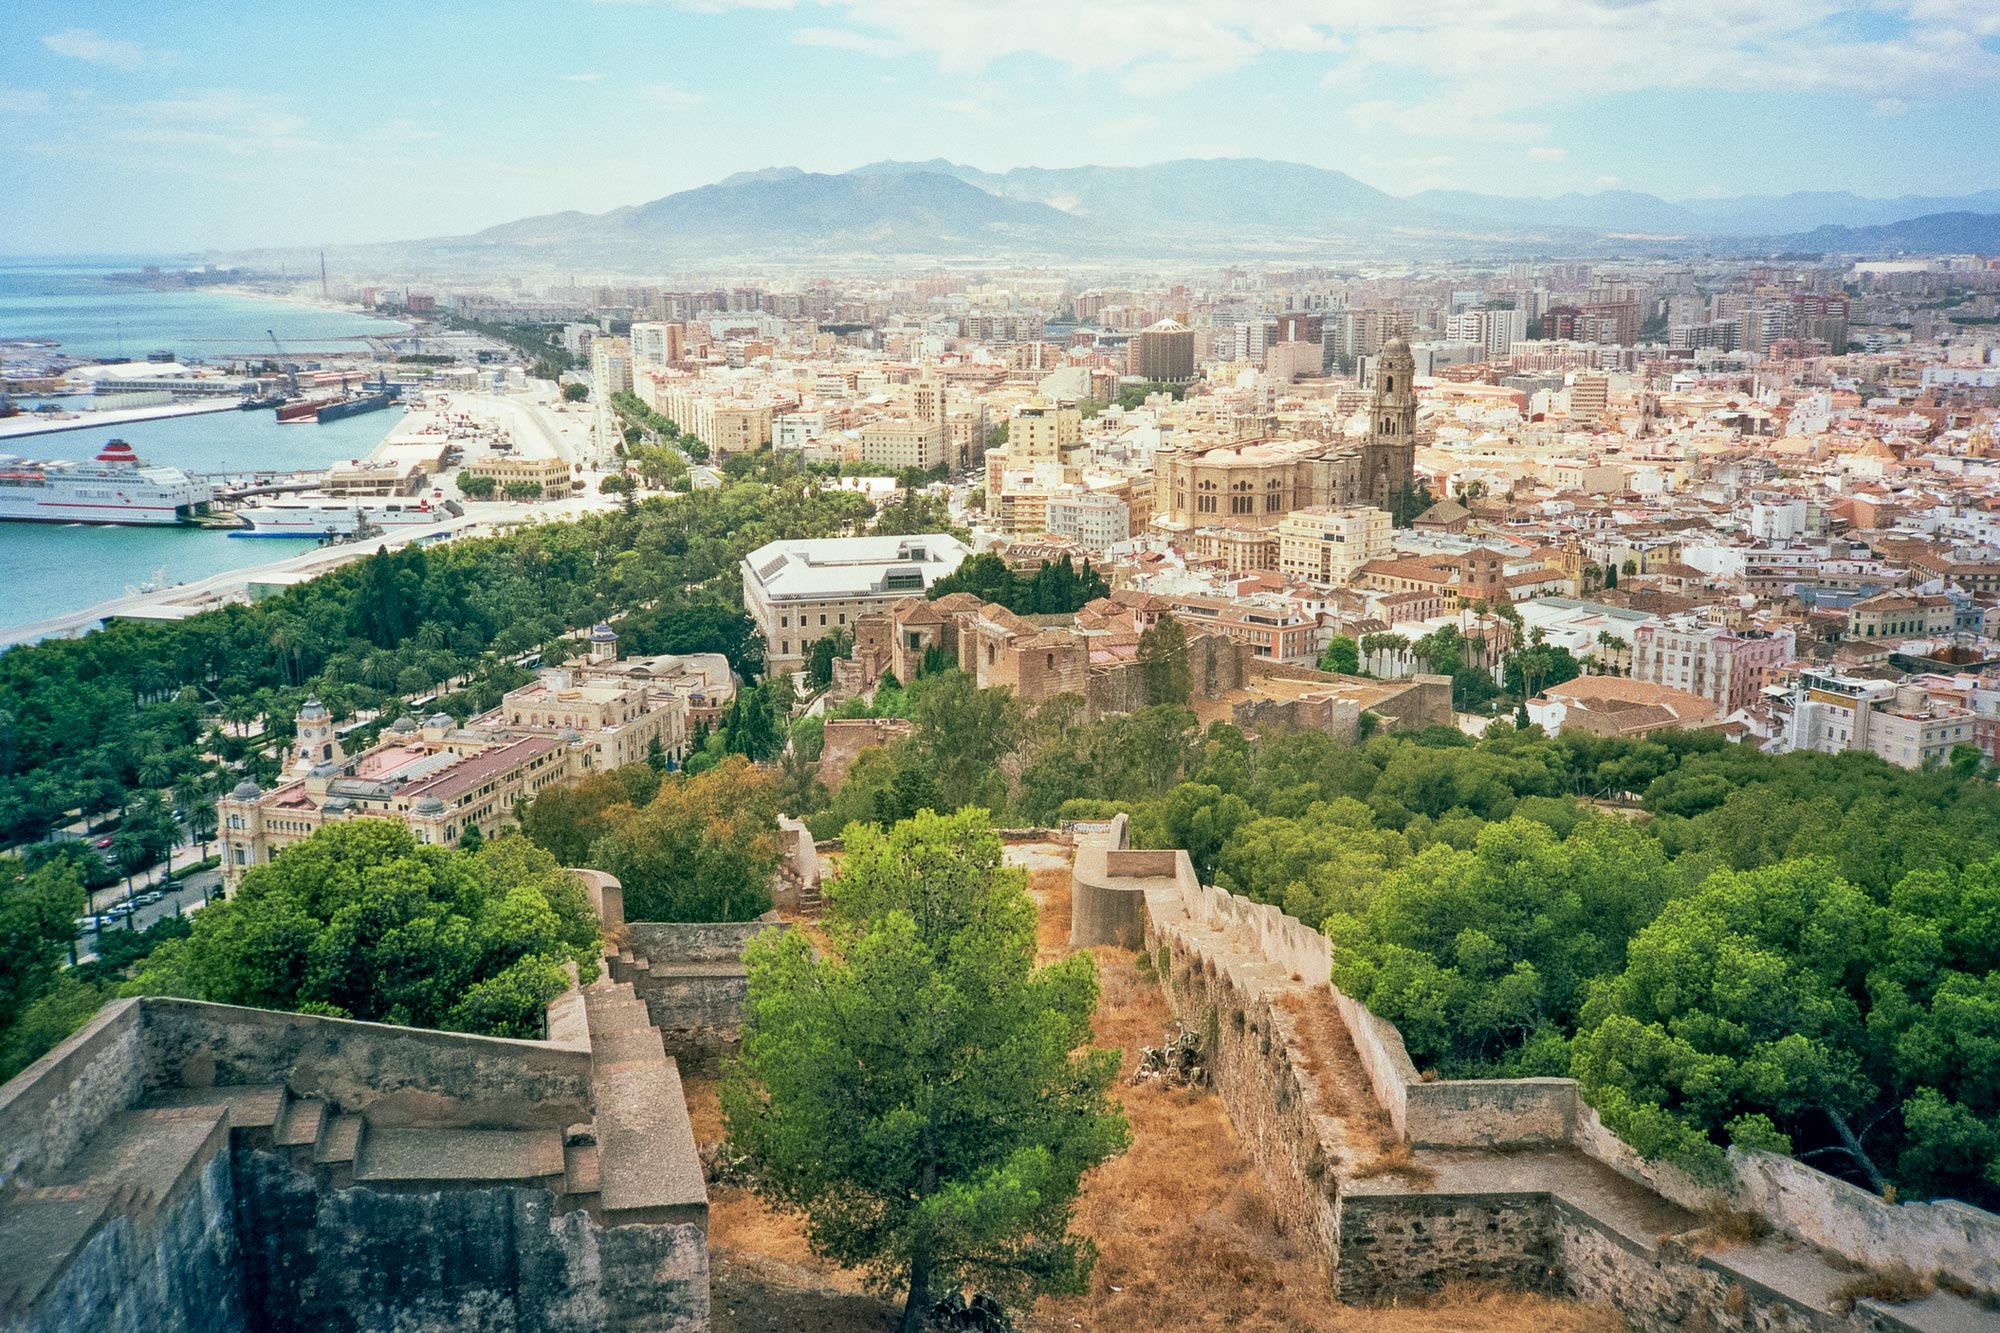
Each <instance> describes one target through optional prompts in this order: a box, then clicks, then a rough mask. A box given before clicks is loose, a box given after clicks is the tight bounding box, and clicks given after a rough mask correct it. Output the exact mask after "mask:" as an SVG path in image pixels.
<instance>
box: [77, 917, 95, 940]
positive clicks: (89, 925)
mask: <svg viewBox="0 0 2000 1333" xmlns="http://www.w3.org/2000/svg"><path fill="white" fill-rule="evenodd" d="M96 929H97V918H96V917H94V916H80V917H78V918H77V919H76V933H77V934H79V935H88V934H89V933H90V932H91V931H93V930H96Z"/></svg>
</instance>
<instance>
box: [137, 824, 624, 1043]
mask: <svg viewBox="0 0 2000 1333" xmlns="http://www.w3.org/2000/svg"><path fill="white" fill-rule="evenodd" d="M597 943H598V937H597V917H596V914H595V913H594V912H592V910H591V907H590V902H589V899H588V897H587V896H586V895H585V893H584V889H583V885H582V884H581V883H580V882H579V881H578V880H577V878H576V876H574V875H571V874H570V873H568V872H567V871H565V870H563V869H562V868H561V867H560V866H558V865H557V864H556V861H555V858H554V857H552V856H550V855H549V854H548V853H547V852H545V851H543V850H542V849H541V848H539V847H536V846H535V845H534V844H532V843H530V842H529V841H528V840H527V839H525V838H521V837H503V838H497V839H494V840H493V841H491V842H488V843H486V844H485V845H483V846H482V847H481V848H480V849H479V850H478V851H476V852H469V851H464V850H450V849H446V848H443V847H431V846H423V845H420V844H418V842H417V841H416V839H415V837H414V836H413V835H412V834H411V833H410V831H409V829H408V828H406V827H404V826H403V825H402V824H400V823H396V822H394V821H391V820H385V819H356V820H350V821H348V822H345V823H339V824H332V825H329V826H327V827H325V828H323V829H320V830H319V831H318V832H316V833H314V834H313V835H312V836H311V837H309V838H307V839H305V840H304V841H303V842H299V843H296V844H294V845H293V846H290V847H287V848H286V849H285V850H284V851H283V852H282V853H280V854H279V856H278V857H277V859H276V860H274V861H272V862H271V863H270V864H268V865H261V866H257V867H255V868H253V869H252V870H251V871H250V872H249V873H248V874H246V875H245V876H244V877H243V882H242V884H241V885H239V886H238V887H237V890H236V892H235V894H234V895H233V896H231V897H230V898H229V899H227V900H225V901H222V902H217V903H214V904H211V905H210V906H208V907H207V908H205V909H203V911H202V912H201V913H199V914H198V915H197V916H196V918H195V921H194V929H193V931H192V932H191V933H190V934H189V936H188V937H187V938H186V939H184V940H176V941H171V942H169V943H167V944H165V945H162V946H161V947H160V948H159V949H157V950H156V951H155V952H154V953H153V955H152V957H151V959H150V960H149V961H148V963H147V965H146V967H145V970H144V971H142V972H141V973H140V974H139V976H138V978H137V979H136V980H135V981H134V982H133V985H132V989H133V990H134V991H135V992H136V993H140V994H166V995H187V996H192V997H194V998H197V999H204V1000H214V1001H217V1002H220V1003H223V1004H243V1005H253V1006H256V1007H258V1008H263V1009H296V1010H300V1011H302V1012H307V1013H318V1014H329V1015H333V1016H336V1017H342V1018H359V1019H366V1020H368V1021H371V1022H378V1023H398V1024H403V1025H406V1026H412V1027H432V1028H446V1029H450V1030H454V1031H459V1032H483V1033H487V1034H490V1035H493V1036H502V1037H539V1036H541V1035H542V1028H543V1014H542V1011H543V1009H544V1008H545V1007H546V1006H547V1004H548V1003H549V1001H550V1000H553V999H554V998H555V997H556V996H558V995H560V994H561V993H562V992H563V990H564V989H565V987H566V986H567V985H568V977H567V975H566V973H565V972H564V969H563V965H564V963H566V962H573V963H575V964H576V965H577V968H578V970H579V973H580V974H581V975H582V976H583V977H584V978H585V979H586V980H588V979H589V978H591V977H593V976H594V975H595V973H596V969H597Z"/></svg>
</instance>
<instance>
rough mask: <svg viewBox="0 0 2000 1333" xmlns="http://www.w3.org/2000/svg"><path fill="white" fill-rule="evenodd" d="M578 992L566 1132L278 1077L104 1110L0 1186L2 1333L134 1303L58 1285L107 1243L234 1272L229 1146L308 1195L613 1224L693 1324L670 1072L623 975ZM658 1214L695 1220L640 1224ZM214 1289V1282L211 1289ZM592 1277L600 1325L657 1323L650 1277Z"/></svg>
mask: <svg viewBox="0 0 2000 1333" xmlns="http://www.w3.org/2000/svg"><path fill="white" fill-rule="evenodd" d="M613 965H614V968H615V970H617V971H620V972H624V973H625V974H627V975H631V974H633V973H635V972H636V973H637V974H638V975H641V976H643V975H644V973H645V963H644V961H643V960H634V959H632V958H631V957H630V956H629V955H626V956H625V958H624V959H623V960H613ZM582 998H583V1003H582V1005H581V1006H580V1010H581V1014H582V1017H583V1019H584V1021H585V1022H586V1024H587V1027H588V1032H589V1038H590V1045H591V1064H590V1076H589V1077H590V1088H591V1098H592V1106H593V1108H594V1112H595V1117H594V1120H593V1121H586V1122H584V1123H581V1124H573V1125H571V1126H569V1127H568V1129H563V1128H557V1127H554V1126H543V1127H532V1122H530V1124H529V1127H520V1126H516V1127H511V1128H486V1127H479V1128H468V1127H463V1126H460V1125H453V1124H436V1125H426V1124H422V1123H417V1124H410V1123H405V1121H406V1118H407V1114H408V1112H407V1107H404V1108H401V1110H400V1112H399V1114H398V1116H397V1117H395V1119H394V1121H393V1122H389V1123H371V1122H370V1120H369V1118H368V1117H367V1116H366V1115H363V1114H355V1113H350V1112H344V1111H342V1110H341V1108H339V1107H338V1106H336V1105H334V1104H332V1103H331V1102H329V1101H328V1100H326V1099H323V1098H320V1097H314V1096H297V1095H294V1094H293V1093H292V1092H291V1091H290V1090H289V1089H288V1088H287V1087H286V1085H285V1084H283V1083H276V1082H273V1083H258V1084H245V1085H232V1086H220V1087H170V1088H164V1089H156V1090H153V1091H150V1092H148V1093H146V1094H145V1095H144V1096H143V1097H142V1098H141V1099H140V1100H139V1101H138V1102H137V1103H136V1104H134V1105H131V1106H130V1107H129V1109H125V1110H120V1111H114V1112H112V1113H111V1114H110V1115H109V1116H108V1118H105V1119H104V1120H103V1121H102V1122H101V1123H100V1124H99V1125H98V1127H97V1128H96V1130H95V1132H94V1133H91V1134H89V1135H88V1137H86V1138H84V1139H83V1141H82V1142H81V1143H80V1144H78V1145H77V1147H76V1148H75V1150H74V1151H71V1152H68V1153H67V1154H66V1155H65V1157H64V1159H63V1160H62V1163H61V1165H59V1166H56V1167H53V1168H50V1169H45V1170H43V1171H41V1172H40V1173H38V1174H35V1175H28V1174H24V1173H18V1172H17V1173H16V1174H15V1176H14V1181H15V1184H14V1185H13V1186H12V1188H11V1189H9V1190H8V1192H7V1193H6V1194H5V1195H4V1197H0V1256H4V1259H5V1262H4V1263H0V1329H8V1328H13V1327H17V1326H21V1325H22V1324H23V1323H24V1321H27V1320H29V1319H30V1318H31V1317H32V1318H33V1319H34V1320H35V1321H36V1326H38V1327H61V1328H70V1327H77V1328H81V1327H86V1326H91V1325H92V1323H93V1321H97V1320H102V1319H105V1318H109V1317H110V1315H109V1313H108V1312H109V1311H111V1310H113V1309H120V1310H122V1309H124V1308H125V1307H126V1306H127V1305H128V1304H130V1303H131V1302H133V1301H139V1302H141V1303H142V1304H143V1303H145V1302H147V1301H149V1300H150V1299H151V1294H150V1293H145V1292H139V1291H125V1292H121V1291H120V1290H118V1289H116V1288H115V1286H113V1287H105V1286H104V1285H102V1284H95V1285H92V1286H90V1287H89V1288H88V1289H87V1290H86V1291H83V1292H82V1293H79V1292H78V1291H77V1290H76V1289H75V1283H74V1282H73V1281H72V1282H65V1280H64V1279H65V1274H67V1273H69V1272H71V1270H72V1268H73V1266H76V1265H77V1264H78V1261H79V1259H80V1257H81V1256H84V1255H85V1254H86V1252H87V1251H88V1252H91V1253H94V1254H98V1255H100V1256H101V1255H103V1254H105V1253H106V1251H105V1249H104V1247H106V1246H110V1247H112V1252H114V1253H117V1254H132V1255H137V1254H140V1253H150V1252H152V1251H153V1250H154V1248H155V1247H156V1246H161V1247H167V1248H178V1249H179V1250H187V1249H200V1248H202V1246H203V1245H204V1244H206V1247H207V1249H208V1250H209V1251H212V1253H211V1254H210V1255H209V1259H210V1260H211V1261H212V1262H213V1263H214V1264H215V1265H216V1267H217V1270H218V1271H219V1272H225V1273H226V1272H228V1271H229V1270H231V1269H232V1268H233V1267H234V1265H235V1263H236V1260H235V1259H234V1258H233V1256H234V1254H235V1250H234V1246H233V1244H232V1243H230V1242H228V1241H226V1240H218V1239H215V1238H214V1237H215V1234H216V1231H217V1229H218V1228H220V1229H221V1230H223V1231H226V1232H230V1233H231V1234H233V1227H232V1226H231V1224H230V1223H229V1222H228V1221H226V1219H229V1218H230V1215H231V1213H232V1211H233V1207H234V1205H233V1204H232V1200H231V1193H230V1191H231V1189H232V1188H235V1189H238V1190H240V1189H243V1188H254V1187H252V1186H246V1184H245V1181H244V1179H242V1178H241V1177H242V1174H243V1172H244V1166H243V1164H242V1162H241V1160H240V1159H237V1160H236V1161H235V1162H232V1161H231V1160H230V1154H231V1152H232V1150H233V1151H236V1152H242V1151H252V1152H256V1153H260V1154H265V1155H269V1156H272V1157H276V1158H280V1159H283V1161H284V1162H285V1163H286V1164H287V1165H289V1167H290V1168H291V1169H292V1170H293V1171H295V1172H297V1173H299V1174H300V1175H301V1176H306V1177H310V1178H311V1181H312V1186H313V1187H314V1188H315V1189H316V1190H317V1191H318V1193H319V1196H320V1197H321V1198H326V1197H328V1195H329V1194H330V1193H332V1192H337V1191H346V1190H351V1189H365V1190H367V1191H371V1192H376V1193H383V1194H403V1195H422V1196H432V1197H435V1196H438V1195H440V1194H448V1193H450V1192H453V1191H470V1190H493V1189H507V1188H514V1189H526V1190H541V1191H546V1192H547V1194H548V1195H549V1196H550V1197H551V1199H552V1204H553V1212H554V1213H555V1215H557V1216H562V1215H565V1214H569V1213H573V1212H575V1211H577V1210H586V1211H588V1212H589V1213H590V1214H591V1216H592V1217H593V1218H594V1219H595V1220H596V1222H597V1223H599V1224H602V1225H603V1226H605V1227H608V1228H614V1229H615V1231H616V1234H615V1235H614V1234H613V1232H611V1231H607V1232H604V1233H602V1234H604V1235H605V1236H606V1238H607V1239H606V1240H605V1242H604V1244H605V1245H607V1246H609V1247H611V1248H609V1249H607V1250H606V1251H605V1253H606V1254H613V1253H619V1254H622V1253H623V1250H625V1249H636V1250H637V1251H638V1258H637V1260H636V1261H635V1262H634V1263H633V1264H632V1266H631V1267H632V1271H638V1272H644V1273H649V1274H655V1275H658V1276H659V1278H660V1280H661V1281H666V1280H667V1278H666V1277H665V1275H666V1273H667V1272H668V1271H669V1270H670V1269H680V1270H684V1271H685V1273H686V1278H685V1279H682V1282H683V1285H684V1286H685V1292H684V1293H682V1294H681V1296H680V1297H679V1299H681V1300H682V1301H684V1302H685V1308H686V1309H687V1310H699V1311H701V1312H702V1315H703V1317H704V1318H705V1314H706V1308H707V1281H706V1266H707V1265H706V1255H705V1248H706V1247H705V1241H704V1239H703V1237H704V1235H705V1228H706V1223H707V1214H708V1196H707V1189H706V1186H705V1183H704V1181H703V1179H702V1173H701V1165H700V1159H699V1155H698V1153H697V1151H696V1147H695V1143H694V1134H693V1130H692V1128H691V1126H690V1125H689V1122H688V1117H687V1109H686V1102H685V1099H684V1097H683V1095H682V1091H681V1084H680V1076H679V1072H678V1070H677V1068H676V1066H675V1064H674V1062H673V1061H672V1060H671V1059H670V1058H668V1056H667V1055H666V1053H665V1050H664V1048H663V1046H662V1043H661V1038H660V1033H659V1032H658V1030H657V1029H655V1028H654V1027H653V1026H652V1023H651V1020H650V1019H649V1017H648V1015H647V1009H646V1005H645V1004H644V1002H642V1001H641V1000H639V999H638V998H637V997H636V996H635V995H634V994H633V990H632V986H631V985H630V984H629V983H625V982H617V981H612V980H608V979H607V980H605V981H601V982H599V983H598V984H597V985H595V986H593V987H591V988H590V989H588V990H587V991H586V992H584V994H583V997H582ZM251 1174H252V1175H255V1174H256V1172H255V1171H253V1172H252V1173H251ZM232 1180H234V1186H233V1187H232V1183H231V1182H232ZM301 1184H303V1182H301ZM415 1202H417V1203H418V1204H419V1206H422V1201H421V1200H418V1201H415ZM309 1214H310V1210H308V1215H309ZM239 1221H240V1219H239ZM660 1223H668V1224H694V1225H692V1226H671V1225H670V1226H666V1227H661V1226H658V1225H651V1224H660ZM628 1224H648V1225H628ZM169 1235H172V1236H174V1237H176V1238H178V1239H177V1240H176V1242H175V1244H174V1245H173V1246H169V1245H168V1242H167V1240H166V1239H164V1238H165V1237H167V1236H169ZM204 1235H207V1236H208V1237H210V1240H209V1241H207V1242H204V1241H203V1240H202V1237H203V1236H204ZM647 1246H652V1247H654V1248H653V1249H651V1250H648V1249H646V1248H645V1247H647ZM93 1247H95V1248H93ZM621 1247H622V1248H621ZM690 1247H692V1248H690ZM161 1252H165V1249H162V1251H161ZM120 1262H122V1261H120ZM101 1268H103V1265H102V1264H98V1265H97V1269H101ZM113 1268H118V1264H114V1265H113ZM97 1269H93V1270H92V1271H97ZM120 1271H122V1270H120ZM229 1286H230V1281H229V1279H228V1278H227V1277H224V1278H220V1279H218V1280H217V1281H215V1282H214V1283H212V1284H211V1289H214V1290H222V1289H225V1288H228V1287H229ZM606 1286H607V1290H606V1292H605V1299H606V1301H607V1308H608V1310H609V1312H610V1314H611V1315H613V1316H615V1317H614V1318H611V1319H610V1320H609V1321H608V1323H607V1325H606V1326H607V1327H612V1328H627V1327H630V1328H640V1327H646V1328H651V1327H655V1326H656V1322H655V1319H654V1315H653V1314H649V1312H648V1311H649V1308H650V1307H649V1305H648V1302H654V1301H657V1299H658V1292H659V1290H660V1288H659V1287H657V1286H655V1285H648V1284H640V1285H637V1286H634V1287H632V1288H631V1290H630V1293H629V1295H626V1294H623V1293H624V1290H625V1289H624V1288H620V1289H619V1291H613V1290H610V1289H609V1288H610V1286H611V1284H609V1283H607V1284H606ZM227 1299H231V1300H233V1299H235V1298H234V1297H233V1296H231V1297H229V1298H227ZM627 1306H629V1307H630V1308H625V1307H627ZM51 1310H56V1311H57V1313H55V1314H54V1315H53V1316H51V1313H50V1312H51ZM156 1313H157V1312H156ZM195 1313H196V1316H197V1317H196V1318H195V1319H194V1321H193V1322H192V1323H189V1322H187V1320H186V1318H185V1317H183V1318H182V1325H183V1326H189V1327H193V1326H203V1321H204V1320H205V1321H207V1323H210V1324H212V1325H213V1326H215V1327H228V1326H240V1323H239V1322H238V1319H237V1318H236V1317H235V1314H234V1313H233V1312H231V1311H227V1310H220V1309H217V1310H202V1311H196V1312H195ZM52 1317H53V1322H50V1320H51V1318H52ZM657 1326H659V1327H666V1326H667V1325H665V1324H657Z"/></svg>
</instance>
